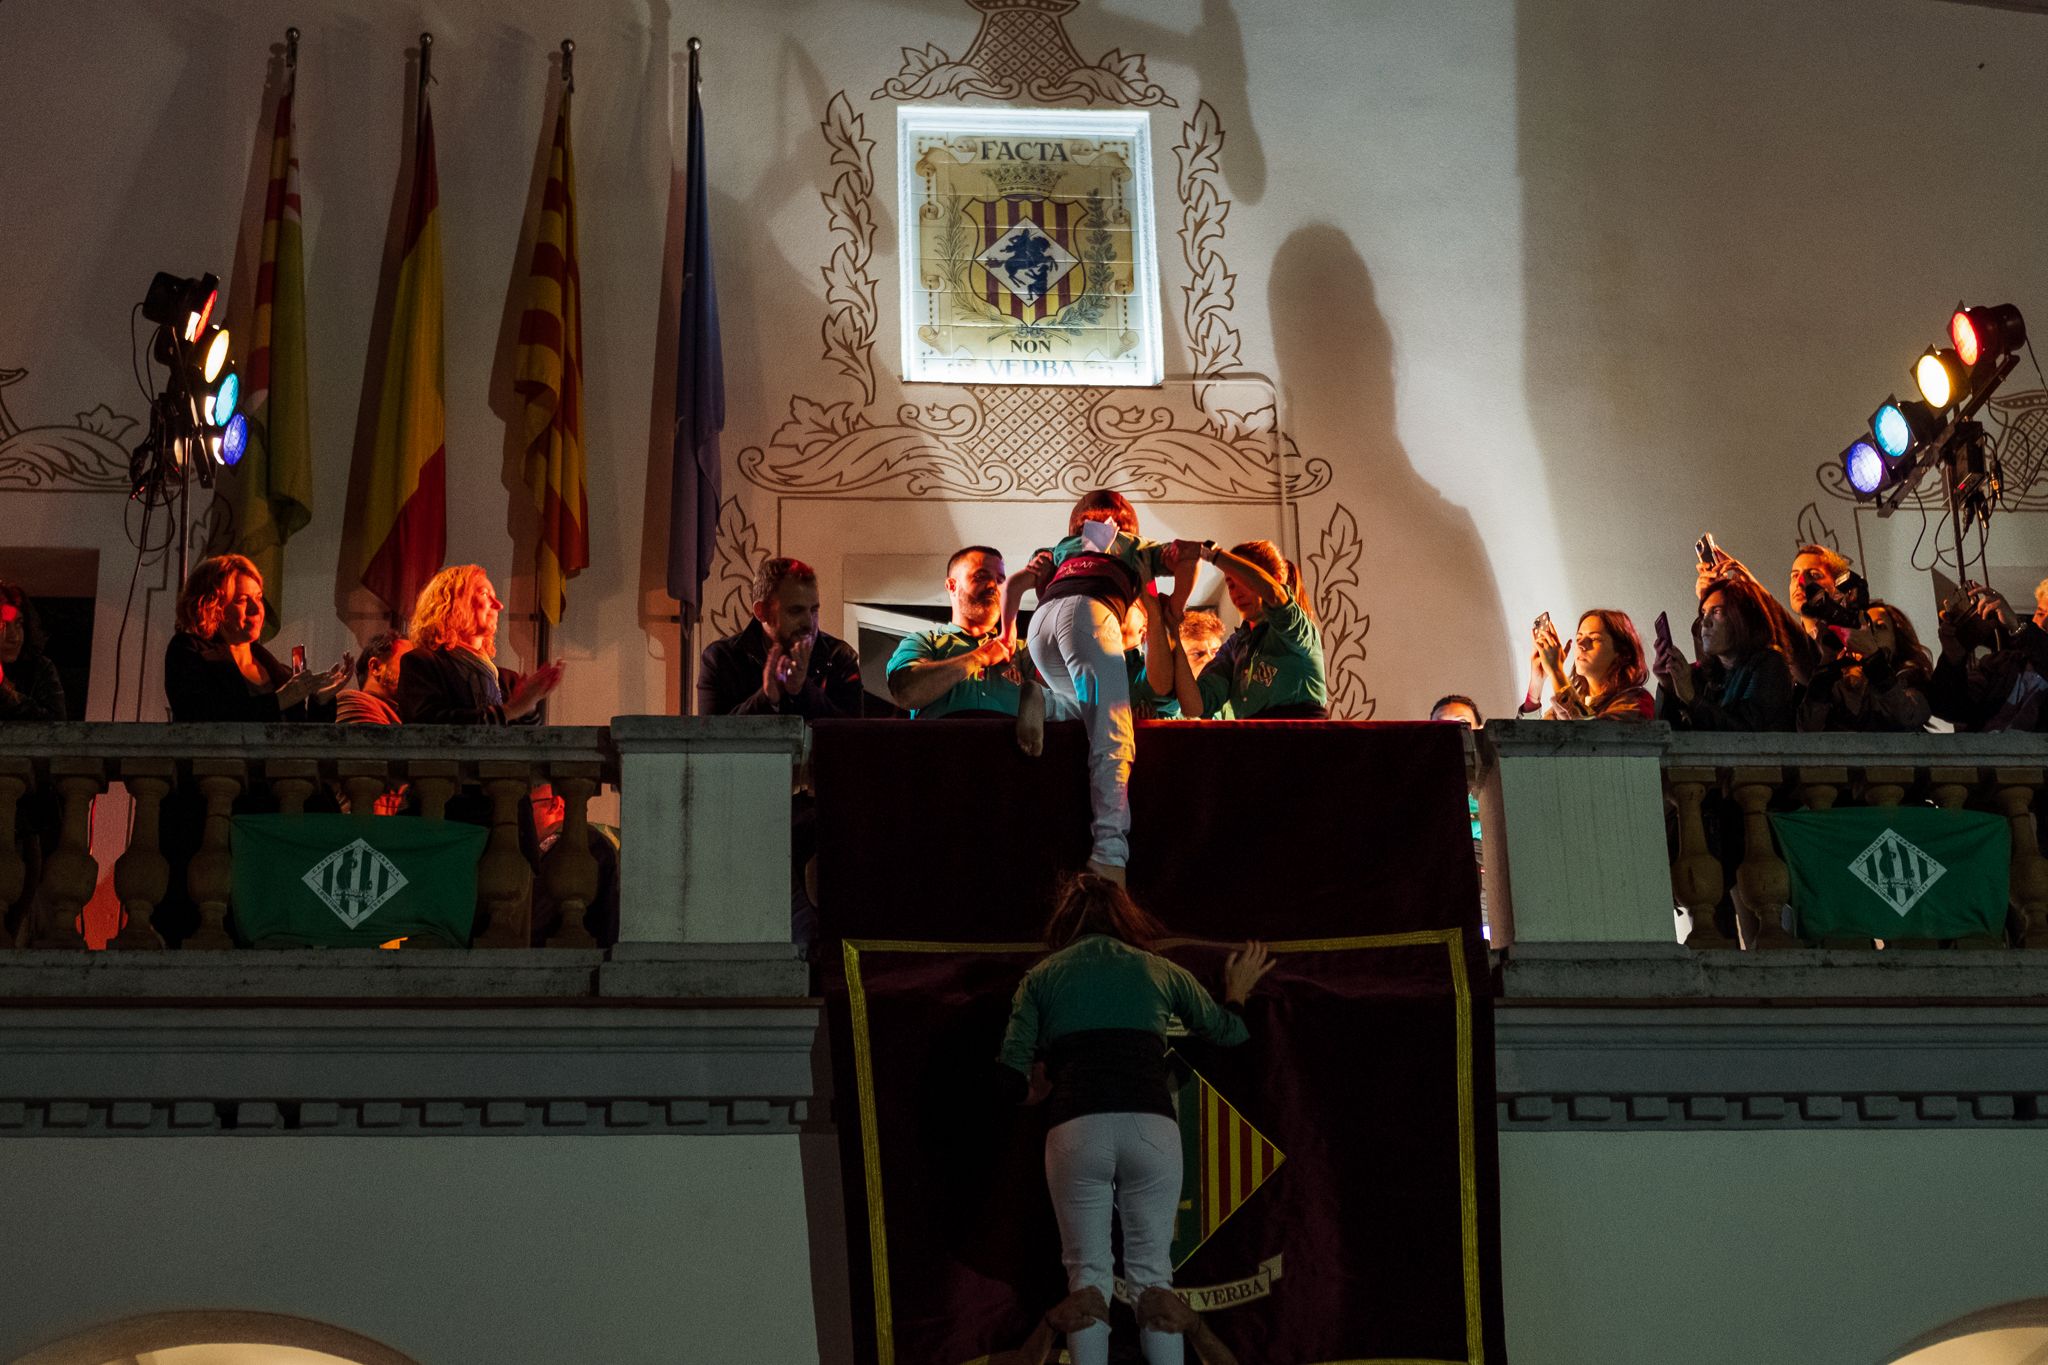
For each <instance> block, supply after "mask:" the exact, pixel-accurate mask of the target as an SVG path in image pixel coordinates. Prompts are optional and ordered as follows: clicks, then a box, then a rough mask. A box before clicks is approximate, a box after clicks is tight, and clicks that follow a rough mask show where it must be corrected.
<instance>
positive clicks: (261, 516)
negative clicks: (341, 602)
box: [209, 64, 313, 638]
mask: <svg viewBox="0 0 2048 1365" xmlns="http://www.w3.org/2000/svg"><path fill="white" fill-rule="evenodd" d="M297 92H298V69H297V66H296V64H294V65H293V66H292V67H291V68H290V74H289V75H288V76H287V78H286V85H285V88H284V94H283V95H282V96H281V97H280V98H279V99H278V102H277V117H276V121H275V123H274V124H273V126H272V129H271V135H270V184H269V188H268V189H267V190H266V191H265V193H264V197H263V237H262V248H261V252H260V254H259V257H258V261H257V271H256V317H255V326H254V341H253V344H252V345H251V347H250V349H249V353H248V354H249V359H248V362H247V365H246V367H245V369H244V373H243V377H244V379H245V380H246V382H247V396H246V397H245V398H244V399H243V403H242V406H243V410H244V412H245V413H247V415H248V418H249V444H248V447H247V449H245V450H244V451H243V453H242V458H241V460H240V461H239V462H238V463H237V464H236V465H235V466H234V467H233V468H232V469H230V470H227V471H224V473H223V475H222V480H221V491H220V494H219V496H220V497H222V498H223V499H225V500H226V503H227V507H228V510H229V516H228V517H227V519H226V521H225V522H224V523H223V524H222V526H221V529H220V533H219V534H218V536H217V543H216V544H214V545H212V546H210V547H209V548H210V549H211V551H212V552H213V553H216V554H219V553H225V552H232V553H235V554H242V555H247V556H248V557H249V558H250V559H252V560H254V561H255V563H256V567H257V568H258V569H260V570H261V571H262V573H263V595H264V598H265V599H266V600H265V603H264V606H265V611H264V614H263V634H264V636H265V637H266V638H268V637H269V636H271V635H273V634H275V633H276V631H277V627H278V624H279V622H280V621H282V620H283V618H284V613H283V611H282V608H283V605H284V543H285V542H286V541H287V540H289V539H291V537H292V534H293V533H294V532H296V531H298V530H300V529H302V528H303V527H304V526H305V525H306V523H307V522H309V521H311V520H312V517H313V442H312V435H311V420H310V417H309V415H308V410H307V403H306V270H305V237H304V233H303V231H302V229H301V215H300V207H299V158H298V153H297V152H296V150H295V149H294V148H293V146H292V133H293V122H292V119H293V115H292V106H293V100H294V97H295V96H296V94H297Z"/></svg>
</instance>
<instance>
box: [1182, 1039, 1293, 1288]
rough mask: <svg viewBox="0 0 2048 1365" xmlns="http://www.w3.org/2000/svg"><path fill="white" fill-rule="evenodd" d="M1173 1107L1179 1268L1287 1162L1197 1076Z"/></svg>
mask: <svg viewBox="0 0 2048 1365" xmlns="http://www.w3.org/2000/svg"><path fill="white" fill-rule="evenodd" d="M1175 1104H1176V1107H1177V1109H1178V1110H1179V1116H1178V1117H1179V1122H1180V1139H1181V1195H1180V1214H1179V1216H1178V1217H1176V1218H1175V1219H1174V1220H1173V1263H1174V1264H1175V1265H1180V1264H1181V1263H1182V1262H1184V1261H1186V1260H1187V1259H1188V1257H1190V1256H1192V1255H1194V1254H1195V1252H1196V1251H1197V1250H1199V1249H1200V1248H1201V1245H1202V1243H1204V1242H1206V1241H1208V1240H1209V1236H1210V1234H1211V1233H1213V1232H1215V1231H1216V1229H1218V1228H1220V1227H1222V1226H1223V1224H1224V1222H1225V1221H1226V1220H1227V1219H1228V1218H1229V1217H1230V1215H1231V1214H1233V1213H1236V1212H1237V1211H1238V1210H1239V1209H1241V1208H1243V1207H1244V1204H1245V1201H1246V1200H1248V1199H1250V1198H1251V1197H1252V1194H1253V1193H1254V1192H1255V1191H1256V1190H1257V1189H1258V1188H1259V1186H1261V1185H1263V1184H1265V1183H1266V1181H1267V1179H1268V1178H1270V1177H1271V1176H1272V1174H1273V1172H1275V1171H1277V1170H1279V1169H1280V1163H1281V1162H1283V1161H1285V1160H1286V1159H1287V1158H1286V1155H1285V1154H1284V1153H1282V1152H1281V1150H1280V1149H1279V1148H1278V1147H1275V1146H1274V1145H1273V1144H1272V1143H1271V1142H1269V1141H1267V1140H1266V1137H1265V1135H1264V1134H1262V1133H1261V1132H1259V1130H1258V1129H1256V1128H1254V1127H1252V1125H1251V1123H1250V1121H1248V1120H1247V1119H1246V1118H1245V1116H1244V1115H1243V1114H1240V1113H1238V1112H1237V1108H1236V1106H1234V1105H1232V1104H1231V1102H1230V1101H1229V1100H1227V1099H1225V1098H1223V1095H1222V1093H1221V1092H1219V1091H1218V1090H1217V1089H1216V1087H1215V1086H1213V1085H1211V1084H1209V1082H1208V1081H1207V1080H1205V1079H1204V1078H1203V1076H1202V1074H1201V1073H1200V1072H1198V1071H1194V1070H1192V1069H1190V1070H1189V1071H1188V1073H1187V1078H1186V1080H1185V1081H1183V1082H1182V1084H1181V1086H1180V1094H1179V1096H1178V1097H1177V1099H1176V1101H1175Z"/></svg>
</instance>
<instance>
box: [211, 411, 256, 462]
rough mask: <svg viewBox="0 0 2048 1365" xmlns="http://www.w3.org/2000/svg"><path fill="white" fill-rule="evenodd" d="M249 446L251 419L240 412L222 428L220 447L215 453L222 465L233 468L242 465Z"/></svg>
mask: <svg viewBox="0 0 2048 1365" xmlns="http://www.w3.org/2000/svg"><path fill="white" fill-rule="evenodd" d="M248 446H249V419H248V418H246V417H244V416H243V415H242V414H241V413H239V412H237V413H234V414H232V415H231V416H229V418H228V420H227V421H226V422H225V423H224V424H222V426H221V431H220V446H219V448H218V449H217V450H216V451H215V453H216V454H217V455H219V456H220V462H221V463H222V464H224V465H229V466H233V465H237V464H240V463H241V460H242V452H243V451H244V450H246V449H248Z"/></svg>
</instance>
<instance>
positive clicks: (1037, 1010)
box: [1000, 934, 1251, 1076]
mask: <svg viewBox="0 0 2048 1365" xmlns="http://www.w3.org/2000/svg"><path fill="white" fill-rule="evenodd" d="M1176 1019H1178V1020H1179V1021H1180V1022H1181V1023H1182V1024H1184V1025H1186V1027H1187V1031H1188V1032H1189V1033H1192V1034H1195V1035H1196V1036H1198V1037H1202V1038H1207V1039H1208V1040H1209V1041H1211V1042H1213V1043H1219V1044H1222V1045H1223V1046H1225V1047H1230V1046H1234V1045H1236V1044H1238V1043H1242V1042H1243V1041H1245V1039H1247V1038H1249V1037H1250V1036H1251V1035H1250V1034H1249V1033H1248V1032H1246V1031H1245V1026H1244V1020H1242V1019H1240V1018H1238V1017H1237V1016H1236V1015H1235V1014H1232V1013H1231V1012H1230V1011H1229V1010H1226V1009H1224V1008H1223V1007H1222V1006H1221V1005H1219V1004H1217V1003H1216V1001H1215V1000H1214V999H1212V998H1211V997H1210V995H1209V992H1208V991H1206V990H1204V989H1202V983H1201V982H1199V981H1197V980H1195V977H1194V974H1193V973H1192V972H1190V971H1188V970H1187V968H1185V967H1181V966H1178V965H1176V964H1175V963H1172V962H1168V961H1167V960H1166V959H1165V958H1163V957H1160V956H1158V955H1157V954H1155V953H1148V952H1146V951H1144V950H1143V949H1142V948H1133V947H1132V946H1131V945H1130V944H1128V943H1125V942H1123V941H1122V940H1120V939H1114V938H1110V937H1109V936H1108V935H1106V934H1090V935H1089V936H1088V937H1086V938H1083V939H1077V940H1076V941H1075V942H1073V943H1071V944H1069V945H1068V946H1066V947H1065V948H1062V949H1060V950H1059V951H1058V952H1056V953H1054V954H1052V955H1051V956H1050V957H1047V958H1044V959H1042V960H1041V961H1040V962H1039V963H1038V965H1037V966H1035V967H1033V968H1032V969H1031V970H1030V971H1029V972H1027V973H1025V976H1024V979H1023V980H1022V981H1021V982H1019V983H1018V985H1017V994H1016V995H1015V996H1014V997H1012V998H1011V1001H1010V1024H1009V1027H1008V1028H1006V1029H1005V1030H1003V1048H1002V1052H1001V1054H1000V1055H1001V1058H1002V1062H1003V1065H1005V1066H1007V1067H1010V1068H1012V1069H1013V1070H1015V1071H1018V1072H1020V1073H1022V1074H1023V1075H1025V1076H1029V1075H1030V1074H1031V1063H1032V1060H1033V1059H1034V1058H1035V1057H1037V1055H1038V1053H1039V1051H1040V1050H1041V1049H1042V1048H1044V1046H1045V1045H1046V1044H1048V1043H1051V1042H1054V1041H1056V1040H1057V1039H1060V1038H1064V1037H1066V1036H1067V1035H1068V1034H1070V1033H1083V1032H1086V1031H1088V1030H1089V1029H1104V1028H1115V1029H1144V1030H1146V1031H1148V1032H1151V1033H1156V1034H1158V1035H1159V1036H1160V1037H1161V1038H1164V1037H1166V1035H1167V1032H1168V1029H1169V1026H1170V1025H1171V1024H1172V1022H1173V1021H1174V1020H1176Z"/></svg>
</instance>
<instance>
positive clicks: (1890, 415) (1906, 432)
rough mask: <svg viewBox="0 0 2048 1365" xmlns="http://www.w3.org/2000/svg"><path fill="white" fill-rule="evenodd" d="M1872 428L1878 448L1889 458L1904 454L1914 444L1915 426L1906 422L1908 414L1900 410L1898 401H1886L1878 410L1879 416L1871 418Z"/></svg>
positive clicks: (1892, 458)
mask: <svg viewBox="0 0 2048 1365" xmlns="http://www.w3.org/2000/svg"><path fill="white" fill-rule="evenodd" d="M1870 430H1871V432H1872V433H1873V434H1874V435H1875V436H1876V437H1877V448H1878V449H1879V450H1881V451H1883V452H1884V455H1885V458H1886V459H1888V460H1896V459H1898V458H1899V457H1900V456H1901V455H1904V454H1905V453H1906V451H1907V450H1908V449H1910V448H1911V446H1912V444H1913V428H1912V427H1911V426H1909V425H1907V423H1906V414H1905V413H1903V412H1900V411H1899V405H1898V404H1897V403H1886V404H1885V405H1884V406H1883V407H1881V408H1879V409H1878V410H1877V416H1875V417H1873V418H1871V419H1870Z"/></svg>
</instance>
